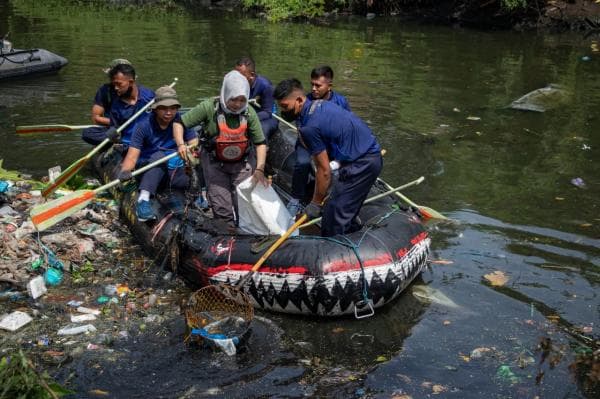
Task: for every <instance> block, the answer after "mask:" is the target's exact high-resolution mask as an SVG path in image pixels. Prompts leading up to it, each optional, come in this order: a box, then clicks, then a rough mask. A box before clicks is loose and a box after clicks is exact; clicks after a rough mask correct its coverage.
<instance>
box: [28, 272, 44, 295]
mask: <svg viewBox="0 0 600 399" xmlns="http://www.w3.org/2000/svg"><path fill="white" fill-rule="evenodd" d="M27 292H28V293H29V296H30V297H32V298H33V299H37V298H39V297H41V296H42V295H44V294H45V293H46V292H48V289H47V288H46V282H45V281H44V277H43V276H37V277H35V278H32V279H31V280H29V282H28V283H27Z"/></svg>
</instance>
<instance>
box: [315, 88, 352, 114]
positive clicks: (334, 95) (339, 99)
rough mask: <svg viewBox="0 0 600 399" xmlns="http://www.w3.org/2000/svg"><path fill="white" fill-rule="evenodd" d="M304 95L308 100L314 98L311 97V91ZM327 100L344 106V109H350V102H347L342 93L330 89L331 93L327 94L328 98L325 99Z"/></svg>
mask: <svg viewBox="0 0 600 399" xmlns="http://www.w3.org/2000/svg"><path fill="white" fill-rule="evenodd" d="M306 97H307V98H308V99H309V100H311V101H314V100H315V99H314V98H313V95H312V92H311V93H308V94H307V95H306ZM327 101H331V102H332V103H334V104H337V105H339V106H340V107H342V108H344V109H345V110H346V111H351V109H350V104H348V100H347V99H346V97H344V96H343V95H341V94H340V93H338V92H337V91H333V90H332V91H331V95H330V96H329V98H328V99H327Z"/></svg>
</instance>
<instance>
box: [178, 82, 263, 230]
mask: <svg viewBox="0 0 600 399" xmlns="http://www.w3.org/2000/svg"><path fill="white" fill-rule="evenodd" d="M249 95H250V85H249V84H248V80H247V79H246V78H245V77H244V76H243V75H242V74H241V73H239V72H238V71H231V72H229V73H228V74H227V75H225V78H224V79H223V86H222V87H221V95H220V96H219V99H217V100H213V99H209V100H205V101H203V102H201V103H200V104H198V105H196V106H195V107H194V108H192V109H191V110H190V111H188V112H186V113H185V115H183V116H182V117H181V120H182V122H183V124H184V125H185V126H186V127H188V128H191V127H193V126H196V125H198V124H201V123H203V124H204V133H203V136H202V137H201V143H202V152H201V154H200V159H201V161H202V171H203V172H204V178H205V179H206V184H207V188H208V190H207V193H208V201H209V202H210V205H211V206H212V210H213V215H214V217H215V219H217V220H221V221H223V222H225V223H226V225H227V228H228V229H229V230H230V231H232V232H233V231H235V228H236V225H237V222H236V220H235V217H234V209H235V210H237V198H236V195H235V189H236V186H237V185H238V184H240V183H241V182H242V181H244V180H245V179H247V178H248V177H250V176H252V177H253V179H254V180H255V181H256V182H260V183H262V184H264V185H265V186H266V185H268V182H267V179H265V159H266V156H267V149H266V145H265V137H264V135H263V131H262V128H261V125H260V120H259V118H258V116H257V115H256V111H255V110H254V109H253V108H252V107H248V97H249ZM253 147H254V149H255V150H256V154H255V153H254V151H252V149H253ZM254 158H256V166H255V167H254Z"/></svg>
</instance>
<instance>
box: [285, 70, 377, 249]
mask: <svg viewBox="0 0 600 399" xmlns="http://www.w3.org/2000/svg"><path fill="white" fill-rule="evenodd" d="M274 97H275V99H276V100H277V103H278V105H279V108H280V109H281V113H282V115H283V116H284V117H285V118H286V119H287V120H297V125H298V135H299V140H300V144H301V145H302V146H303V147H304V148H306V150H308V152H309V153H310V155H311V156H312V159H313V160H314V162H315V165H316V173H315V178H316V181H315V190H314V193H313V196H312V201H311V202H310V203H309V204H308V205H307V206H306V208H305V213H306V215H307V216H308V217H309V218H311V219H314V218H317V217H318V216H319V215H321V213H322V214H323V221H322V223H321V234H322V235H323V236H325V237H330V236H334V235H337V234H347V233H350V232H352V231H354V230H356V229H358V228H359V227H360V226H359V225H358V222H357V220H356V217H357V216H358V213H359V211H360V208H361V207H362V204H363V202H364V201H365V199H366V198H367V195H368V194H369V190H370V188H371V186H372V185H373V183H374V182H375V181H376V180H377V177H378V176H379V173H380V172H381V169H382V167H383V158H382V157H381V148H380V147H379V144H378V143H377V140H376V139H375V136H374V135H373V132H372V131H371V129H369V127H368V126H367V125H366V123H365V122H363V120H362V119H360V118H359V117H358V116H356V115H354V114H353V113H352V112H349V111H347V110H345V109H343V108H341V107H339V106H338V105H336V104H334V103H332V102H331V101H325V100H313V101H311V100H310V99H309V98H307V96H306V94H305V93H304V89H303V88H302V84H301V83H300V81H299V80H298V79H294V78H292V79H287V80H284V81H282V82H280V83H279V84H278V85H277V87H276V88H275V91H274ZM332 161H336V163H337V164H339V165H340V166H339V169H338V178H337V179H335V180H334V179H332V171H331V165H330V162H332ZM328 192H329V197H328V198H326V196H327V193H328ZM325 200H326V201H325ZM324 201H325V204H324V205H322V204H323V202H324Z"/></svg>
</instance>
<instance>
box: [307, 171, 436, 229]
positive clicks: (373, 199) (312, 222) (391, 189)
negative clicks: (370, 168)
mask: <svg viewBox="0 0 600 399" xmlns="http://www.w3.org/2000/svg"><path fill="white" fill-rule="evenodd" d="M423 180H425V177H423V176H421V177H419V178H418V179H416V180H413V181H411V182H408V183H406V184H403V185H402V186H399V187H396V188H392V187H390V190H389V191H386V192H385V193H381V194H377V195H374V196H372V197H371V198H367V199H366V200H365V202H363V205H364V204H368V203H369V202H373V201H376V200H378V199H380V198H383V197H385V196H388V195H390V194H393V193H397V192H398V191H400V190H404V189H405V188H408V187H411V186H416V185H417V184H421V182H422V181H423ZM321 219H322V218H316V219H313V220H311V221H310V222H308V223H304V224H303V225H301V226H300V228H303V227H308V226H312V225H313V224H316V223H319V222H320V221H321Z"/></svg>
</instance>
